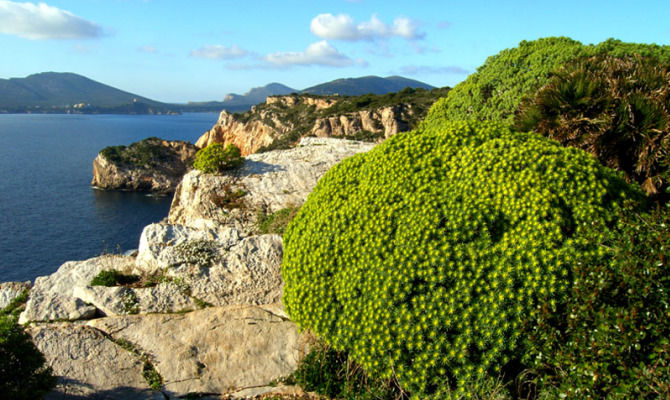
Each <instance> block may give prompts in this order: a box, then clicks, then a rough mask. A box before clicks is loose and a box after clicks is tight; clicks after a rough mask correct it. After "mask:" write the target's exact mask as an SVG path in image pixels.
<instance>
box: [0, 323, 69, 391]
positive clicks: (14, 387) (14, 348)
mask: <svg viewBox="0 0 670 400" xmlns="http://www.w3.org/2000/svg"><path fill="white" fill-rule="evenodd" d="M9 314H10V315H1V314H0V393H1V394H0V397H2V398H7V399H16V400H23V399H25V400H32V399H39V398H42V396H44V395H45V394H46V393H47V392H49V391H50V390H51V388H53V387H54V385H55V384H56V378H55V377H54V376H53V375H52V371H51V368H49V367H48V366H47V365H46V360H45V359H44V356H43V355H42V353H40V351H39V350H38V349H37V348H36V347H35V345H34V344H33V342H32V338H31V337H30V335H28V334H27V333H26V332H25V331H24V330H23V327H21V326H20V325H19V324H18V323H17V322H16V318H14V317H13V316H12V315H11V312H10V313H9Z"/></svg>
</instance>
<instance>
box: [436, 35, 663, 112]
mask: <svg viewBox="0 0 670 400" xmlns="http://www.w3.org/2000/svg"><path fill="white" fill-rule="evenodd" d="M598 54H608V55H610V56H614V57H620V56H625V55H634V54H638V55H641V56H653V57H655V58H656V59H658V60H660V61H664V62H670V46H657V45H648V44H638V43H623V42H621V41H618V40H614V39H609V40H607V41H605V42H602V43H600V44H598V45H583V44H581V43H580V42H578V41H576V40H572V39H569V38H566V37H550V38H543V39H538V40H533V41H522V42H521V43H519V46H517V47H515V48H511V49H506V50H503V51H501V52H500V53H498V54H496V55H493V56H491V57H489V58H488V59H487V60H486V62H485V63H484V64H483V65H482V66H480V67H479V68H477V71H476V72H475V73H473V74H471V75H470V76H468V78H467V79H466V80H465V81H463V82H461V83H459V84H458V85H456V86H455V87H454V88H453V89H452V90H451V91H450V92H449V93H448V94H447V96H446V97H444V98H442V99H440V100H439V101H438V102H436V104H435V106H433V107H432V109H431V111H430V113H429V114H428V116H427V118H428V119H433V118H437V119H440V118H446V119H450V120H463V119H478V120H496V121H504V122H506V123H512V122H513V120H514V114H515V112H516V110H517V109H518V108H519V104H520V103H521V100H522V99H523V98H524V97H526V96H530V95H533V94H534V93H535V91H537V90H538V89H539V88H541V87H542V86H544V85H545V84H547V82H548V81H549V79H550V78H551V77H552V76H553V74H554V72H555V71H556V70H557V69H558V68H560V67H561V66H563V65H565V64H566V63H568V62H570V61H572V60H575V59H577V58H580V57H585V56H594V55H598Z"/></svg>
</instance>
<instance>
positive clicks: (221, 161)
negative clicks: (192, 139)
mask: <svg viewBox="0 0 670 400" xmlns="http://www.w3.org/2000/svg"><path fill="white" fill-rule="evenodd" d="M243 163H244V158H242V156H241V153H240V149H239V148H238V147H237V146H235V145H234V144H229V145H228V146H226V147H225V148H224V147H223V144H221V143H212V144H210V145H209V146H207V147H205V148H204V149H201V150H198V152H197V153H196V154H195V161H193V166H194V167H195V168H196V169H199V170H200V171H202V172H206V173H209V174H211V173H221V172H224V171H226V170H229V169H234V168H237V167H239V166H241V165H242V164H243Z"/></svg>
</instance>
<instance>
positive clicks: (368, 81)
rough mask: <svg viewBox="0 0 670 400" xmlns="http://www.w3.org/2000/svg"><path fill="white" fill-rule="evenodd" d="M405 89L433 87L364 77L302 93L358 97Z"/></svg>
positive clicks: (406, 80)
mask: <svg viewBox="0 0 670 400" xmlns="http://www.w3.org/2000/svg"><path fill="white" fill-rule="evenodd" d="M406 87H410V88H412V89H417V88H423V89H428V90H431V89H435V87H434V86H431V85H428V84H426V83H423V82H419V81H415V80H413V79H407V78H403V77H401V76H389V77H386V78H381V77H379V76H364V77H361V78H346V79H336V80H334V81H330V82H326V83H322V84H320V85H316V86H312V87H309V88H307V89H305V90H303V91H302V93H308V94H318V95H324V96H325V95H333V94H339V95H340V96H360V95H362V94H368V93H372V94H387V93H393V92H398V91H400V90H402V89H404V88H406Z"/></svg>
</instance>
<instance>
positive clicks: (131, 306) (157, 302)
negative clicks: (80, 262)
mask: <svg viewBox="0 0 670 400" xmlns="http://www.w3.org/2000/svg"><path fill="white" fill-rule="evenodd" d="M73 297H75V298H78V299H80V300H82V301H83V302H84V303H87V304H91V305H93V306H95V308H97V309H98V310H100V311H101V312H102V313H103V314H104V315H106V316H111V315H127V314H146V313H172V312H183V311H192V310H195V309H197V308H198V306H197V305H196V304H195V302H194V301H193V299H192V298H191V297H190V296H188V295H186V294H185V293H184V291H183V289H182V288H181V287H180V286H179V285H177V284H175V283H172V282H164V283H161V284H159V285H156V286H154V287H149V288H126V287H104V286H79V287H75V288H74V290H73Z"/></svg>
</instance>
